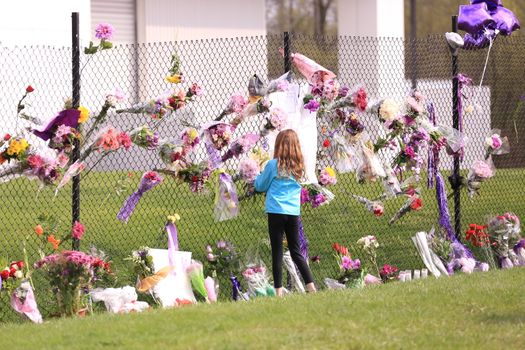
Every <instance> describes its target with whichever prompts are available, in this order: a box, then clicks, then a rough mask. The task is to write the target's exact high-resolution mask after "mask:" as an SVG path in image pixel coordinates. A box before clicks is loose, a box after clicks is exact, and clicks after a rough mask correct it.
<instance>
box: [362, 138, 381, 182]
mask: <svg viewBox="0 0 525 350" xmlns="http://www.w3.org/2000/svg"><path fill="white" fill-rule="evenodd" d="M360 149H361V152H360V156H361V162H360V165H359V167H358V168H357V172H356V176H357V181H358V182H359V183H364V182H366V181H369V182H376V181H377V180H378V179H379V178H384V177H386V173H385V169H384V168H383V166H382V164H381V162H380V161H379V158H378V157H377V155H376V154H375V153H374V151H373V150H372V149H371V148H370V147H368V146H367V145H365V144H362V145H361V147H360Z"/></svg>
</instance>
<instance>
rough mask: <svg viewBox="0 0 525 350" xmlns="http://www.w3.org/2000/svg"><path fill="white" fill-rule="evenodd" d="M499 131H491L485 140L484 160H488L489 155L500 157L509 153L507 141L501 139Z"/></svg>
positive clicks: (504, 138)
mask: <svg viewBox="0 0 525 350" xmlns="http://www.w3.org/2000/svg"><path fill="white" fill-rule="evenodd" d="M500 134H501V130H499V129H493V130H491V132H490V133H489V135H488V136H487V137H486V138H485V149H486V152H485V159H488V158H489V157H490V155H500V154H506V153H509V152H510V145H509V140H508V139H507V137H506V136H505V137H501V136H500Z"/></svg>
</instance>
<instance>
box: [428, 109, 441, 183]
mask: <svg viewBox="0 0 525 350" xmlns="http://www.w3.org/2000/svg"><path fill="white" fill-rule="evenodd" d="M427 111H428V116H429V119H430V122H431V123H432V125H434V126H436V109H435V108H434V103H433V102H429V103H428V105H427ZM438 163H439V146H433V147H429V148H428V166H427V188H432V187H434V176H435V175H436V171H437V165H438Z"/></svg>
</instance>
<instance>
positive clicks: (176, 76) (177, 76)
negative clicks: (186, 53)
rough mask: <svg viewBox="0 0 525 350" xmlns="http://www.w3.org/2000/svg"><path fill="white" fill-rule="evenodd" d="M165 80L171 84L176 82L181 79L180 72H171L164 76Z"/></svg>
mask: <svg viewBox="0 0 525 350" xmlns="http://www.w3.org/2000/svg"><path fill="white" fill-rule="evenodd" d="M166 81H167V82H168V83H172V84H178V83H180V82H181V81H182V74H173V75H168V76H167V77H166Z"/></svg>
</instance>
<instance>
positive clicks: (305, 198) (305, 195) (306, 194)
mask: <svg viewBox="0 0 525 350" xmlns="http://www.w3.org/2000/svg"><path fill="white" fill-rule="evenodd" d="M309 201H310V193H309V192H308V190H307V189H306V188H304V187H302V188H301V204H304V203H307V202H309Z"/></svg>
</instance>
